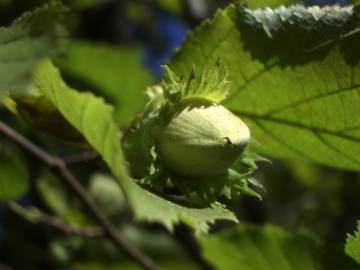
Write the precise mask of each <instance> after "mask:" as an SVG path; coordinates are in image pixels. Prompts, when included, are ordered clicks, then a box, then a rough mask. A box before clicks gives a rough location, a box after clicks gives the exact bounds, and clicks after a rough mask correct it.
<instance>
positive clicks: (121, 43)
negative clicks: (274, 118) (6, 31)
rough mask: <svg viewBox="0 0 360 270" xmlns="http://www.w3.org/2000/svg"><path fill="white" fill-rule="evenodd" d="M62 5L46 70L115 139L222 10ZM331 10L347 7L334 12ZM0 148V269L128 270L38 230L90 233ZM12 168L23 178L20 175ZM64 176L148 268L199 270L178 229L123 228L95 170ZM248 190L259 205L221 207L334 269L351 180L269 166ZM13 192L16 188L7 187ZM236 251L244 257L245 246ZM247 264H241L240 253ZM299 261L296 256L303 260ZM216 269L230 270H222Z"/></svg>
mask: <svg viewBox="0 0 360 270" xmlns="http://www.w3.org/2000/svg"><path fill="white" fill-rule="evenodd" d="M45 2H47V1H45V0H26V1H25V0H23V1H21V0H1V1H0V25H4V26H7V25H9V24H10V23H11V22H12V21H13V20H14V19H15V18H17V17H18V16H19V15H21V14H22V13H23V12H24V11H27V10H30V9H33V8H35V7H37V6H40V5H42V4H44V3H45ZM63 2H64V4H65V5H67V6H68V7H69V11H68V13H67V15H66V18H65V20H64V21H65V23H66V26H67V29H69V35H70V37H71V39H70V40H71V41H70V44H69V45H68V50H67V51H66V53H64V54H63V55H61V56H59V57H58V58H57V59H55V60H56V61H55V62H56V64H57V65H58V66H59V67H60V68H61V71H62V74H63V75H64V77H65V79H66V81H67V83H68V84H69V85H70V86H73V87H75V88H77V89H83V90H90V91H93V92H94V93H96V94H97V95H99V96H103V97H104V98H105V99H106V100H107V101H108V102H110V103H112V104H114V105H115V108H116V111H115V117H116V120H117V121H118V123H119V126H121V127H126V124H127V123H129V121H130V119H131V117H132V116H133V115H136V113H137V112H139V111H140V110H141V108H142V107H143V106H144V104H145V101H146V97H145V95H144V91H145V89H146V87H147V86H149V85H151V84H153V83H155V82H157V81H159V79H160V78H161V76H162V68H161V66H162V65H163V64H165V63H166V62H167V61H168V60H169V59H170V58H171V56H172V54H173V52H174V50H176V48H178V47H179V46H181V44H182V42H183V41H184V39H185V37H186V34H187V31H189V30H192V29H194V28H195V27H196V26H198V25H199V23H200V22H201V21H202V20H204V19H205V18H208V17H211V16H212V15H213V14H214V12H215V11H216V10H217V9H218V8H219V7H223V6H225V5H226V4H228V3H229V2H230V1H225V0H223V1H221V0H207V1H206V0H202V1H200V0H194V1H192V0H188V1H181V0H158V1H156V0H139V1H131V0H64V1H63ZM237 2H239V1H237ZM337 2H338V3H340V4H347V3H348V2H347V1H346V0H340V1H337ZM291 3H294V1H292V0H286V1H282V0H272V1H269V0H252V1H249V2H248V5H249V6H250V7H254V8H255V7H261V6H277V5H279V4H291ZM333 3H335V0H331V1H328V0H316V1H314V0H306V2H305V4H307V5H312V4H319V5H324V4H333ZM0 113H1V116H2V119H4V120H6V121H7V122H8V123H11V125H12V126H14V127H16V128H17V130H19V131H21V132H22V134H25V135H27V137H29V138H30V139H31V140H32V141H34V142H36V143H37V144H39V145H40V146H42V147H43V148H45V149H47V150H49V151H50V152H51V153H53V154H56V155H59V156H63V157H68V156H69V157H70V156H73V155H77V154H80V153H82V152H83V151H84V149H83V148H78V147H74V146H73V145H71V144H65V145H64V144H59V141H58V140H57V139H54V138H52V137H48V136H46V135H44V134H42V133H41V132H37V131H34V129H31V128H30V127H29V126H28V124H26V123H24V122H22V121H21V120H19V119H18V118H16V117H14V116H13V115H11V114H10V113H9V112H7V110H5V109H4V108H1V112H0ZM0 148H1V152H2V156H1V158H0V167H4V168H5V167H6V170H2V172H4V171H5V172H6V173H7V174H4V173H3V174H2V175H0V178H1V180H0V200H1V201H6V200H7V199H8V197H7V194H8V193H9V189H16V190H15V191H14V190H11V192H10V193H11V194H12V196H14V194H15V197H17V199H18V201H17V204H15V205H8V204H5V203H4V204H2V205H0V220H1V223H0V263H4V264H6V265H9V266H11V267H13V268H14V269H26V270H27V269H36V270H38V269H44V270H45V269H46V270H49V269H74V270H85V269H86V270H98V269H99V270H100V269H109V270H112V269H139V268H138V267H137V266H136V265H135V264H133V263H132V262H131V261H130V260H129V259H128V258H127V257H126V256H119V254H118V252H117V251H116V249H115V247H114V246H113V245H112V243H110V242H109V241H108V240H104V239H102V238H101V232H100V233H99V232H96V231H95V232H93V233H94V235H92V237H82V236H79V235H76V233H71V232H68V233H66V232H64V231H60V230H57V229H54V228H53V227H50V226H48V225H46V224H43V222H42V218H43V217H44V216H48V215H49V216H58V217H60V218H61V219H62V220H63V221H64V222H66V223H68V224H71V225H73V226H75V227H77V228H82V227H84V226H86V227H87V228H88V227H90V228H91V227H93V226H94V223H93V222H92V221H91V220H90V219H89V218H88V217H87V216H86V215H85V214H84V212H85V211H84V209H83V208H82V205H81V203H80V202H79V201H78V199H77V198H76V197H74V196H73V194H71V193H70V192H69V191H67V189H66V188H64V187H63V186H61V185H60V184H59V182H58V181H56V180H54V179H53V178H52V177H51V176H50V174H49V171H48V170H47V169H46V168H44V167H43V166H42V165H41V164H39V163H38V162H36V161H34V160H33V158H32V157H30V156H28V155H27V154H23V153H22V152H20V151H18V149H11V155H10V154H9V155H6V153H10V152H9V151H10V149H9V148H14V146H13V145H12V144H10V143H9V142H8V141H6V140H4V139H1V141H0ZM4 153H5V154H4ZM19 160H24V161H25V162H19ZM24 164H27V166H26V167H24ZM72 169H73V171H74V172H75V173H76V175H77V176H78V178H79V179H81V181H82V183H83V184H84V185H85V186H86V187H87V189H88V191H89V193H90V194H91V195H92V197H93V198H94V199H95V200H96V201H97V202H98V204H99V205H100V206H101V208H102V209H103V211H104V212H105V213H106V214H107V215H108V216H109V217H111V219H112V220H113V221H114V222H115V223H116V224H117V226H118V228H119V230H120V231H121V232H122V233H123V234H124V235H125V236H126V237H127V238H128V239H129V241H131V242H132V243H133V244H134V245H136V246H137V247H139V248H140V249H141V250H143V251H144V252H145V253H146V254H149V255H150V256H151V257H152V258H153V259H154V260H155V261H156V262H157V263H158V264H159V265H160V266H162V267H164V269H175V270H176V269H189V270H190V269H205V268H204V267H205V266H204V264H203V263H202V262H200V263H199V260H200V261H201V258H198V257H197V248H198V246H197V245H195V244H194V243H193V239H192V237H191V235H190V234H189V232H188V231H187V229H186V228H183V227H179V228H177V230H176V231H175V237H173V236H171V235H170V234H169V233H168V232H166V231H165V230H164V228H162V227H161V226H157V225H144V224H143V225H134V224H133V223H132V222H131V214H130V213H129V210H128V208H127V206H126V200H125V199H124V197H123V195H122V192H121V190H120V189H119V188H118V186H117V185H116V184H114V180H113V179H112V178H111V177H110V176H109V174H108V172H107V169H106V167H105V165H104V164H103V163H102V162H101V161H100V160H98V159H96V158H94V159H93V160H91V161H89V162H87V163H86V164H76V165H74V166H73V167H72ZM257 178H258V179H260V180H261V181H262V183H263V185H264V186H265V189H266V192H265V193H264V194H263V199H264V200H263V201H258V200H257V199H255V198H250V197H242V198H241V199H239V200H237V201H231V202H227V203H228V204H229V205H230V208H231V209H232V210H233V211H234V212H235V213H236V214H237V216H238V218H239V219H240V221H242V222H246V223H251V224H255V225H264V224H268V223H270V224H274V225H279V226H280V227H282V228H284V229H286V230H288V231H293V232H297V231H307V232H311V234H312V236H311V237H315V238H317V239H320V240H325V242H326V243H331V244H328V245H326V246H323V247H322V248H323V250H327V251H329V252H331V254H336V256H338V257H337V258H340V257H339V256H340V255H339V254H341V251H342V250H343V244H344V239H345V234H346V233H347V232H352V231H354V229H355V228H356V220H357V219H359V213H360V196H359V195H358V194H359V192H358V191H359V190H360V175H359V174H358V173H355V172H349V171H341V170H335V169H331V168H328V167H323V166H319V165H315V164H313V163H308V162H306V161H301V160H298V161H280V160H273V161H272V164H265V165H263V166H262V167H261V170H259V172H258V175H257ZM13 181H16V182H17V185H13V184H12V182H13ZM27 190H28V192H27V193H26V195H24V196H23V193H24V191H27ZM24 207H26V208H28V207H30V210H29V211H25V212H24ZM39 209H41V210H39ZM39 211H40V212H39ZM229 226H230V224H228V223H226V222H223V223H221V222H220V223H217V224H216V226H214V228H213V230H214V231H222V229H223V228H227V227H229ZM239 230H240V232H239V236H238V237H239V239H241V237H243V234H244V231H245V230H247V229H246V228H245V227H244V228H242V229H239ZM248 230H251V232H252V233H253V232H254V231H256V229H252V227H251V228H248ZM275 231H276V230H275ZM97 233H99V235H100V236H99V235H98V234H97ZM272 233H273V230H272V229H269V230H268V231H266V232H263V234H264V235H261V237H270V236H269V234H272ZM275 234H276V235H277V236H276V237H280V238H281V239H282V237H285V238H286V237H287V236H283V235H282V233H278V232H275ZM227 237H231V236H227ZM255 238H256V237H255ZM216 241H217V239H216V237H214V238H210V239H203V240H201V244H202V245H203V247H204V248H205V253H204V254H205V256H207V257H208V258H209V260H210V261H211V263H213V264H214V265H218V262H217V261H216V260H215V259H214V258H215V257H219V258H220V260H221V255H218V254H212V247H213V246H214V245H217V242H216ZM289 241H290V242H289V243H292V242H291V241H297V240H296V239H295V240H294V239H291V240H289ZM242 243H244V241H242ZM243 248H244V249H245V250H247V249H248V247H247V246H246V245H245V244H243ZM239 252H240V251H239ZM225 255H227V254H224V256H225ZM249 256H252V255H251V254H250V253H249ZM319 256H320V255H319ZM334 256H335V255H334ZM304 258H308V256H307V255H306V254H304ZM304 260H305V259H304ZM227 263H229V265H230V264H231V261H228V260H227ZM327 263H328V268H326V269H342V267H352V266H353V265H354V262H353V261H351V259H350V258H345V257H344V260H337V261H336V262H334V263H333V262H329V261H328V262H327ZM339 264H341V265H339ZM199 265H202V267H200V266H199ZM0 268H1V267H0ZM219 269H220V268H219ZM223 269H234V268H231V266H228V267H227V268H226V267H225V268H223ZM296 269H297V268H296ZM299 269H301V268H299ZM302 269H305V268H302ZM309 269H310V268H309ZM279 270H281V269H279Z"/></svg>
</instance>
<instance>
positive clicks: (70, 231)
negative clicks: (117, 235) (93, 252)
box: [8, 201, 105, 238]
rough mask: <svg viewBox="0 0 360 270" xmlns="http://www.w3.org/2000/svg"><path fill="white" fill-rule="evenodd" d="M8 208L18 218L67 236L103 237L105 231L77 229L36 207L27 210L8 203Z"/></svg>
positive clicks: (88, 228) (97, 228)
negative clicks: (51, 228) (53, 229)
mask: <svg viewBox="0 0 360 270" xmlns="http://www.w3.org/2000/svg"><path fill="white" fill-rule="evenodd" d="M8 207H9V208H10V210H11V211H13V212H14V213H15V214H17V215H18V216H20V217H22V218H24V219H26V220H27V221H29V222H31V223H34V224H44V225H47V226H50V227H53V228H55V229H57V230H58V231H60V232H62V233H63V234H64V235H66V236H71V235H79V236H83V237H87V238H95V237H103V236H104V235H105V233H104V230H103V229H102V228H101V227H85V228H81V227H77V226H73V225H71V224H68V223H67V222H66V221H65V220H64V219H63V218H61V217H58V216H51V215H48V214H46V213H44V212H42V211H40V210H39V209H37V208H35V207H30V208H25V207H22V206H21V205H19V204H18V203H16V202H14V201H10V202H9V203H8Z"/></svg>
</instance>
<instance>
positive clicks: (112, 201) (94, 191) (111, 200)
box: [89, 173, 126, 216]
mask: <svg viewBox="0 0 360 270" xmlns="http://www.w3.org/2000/svg"><path fill="white" fill-rule="evenodd" d="M89 194H90V195H91V196H92V197H93V199H94V200H95V202H96V203H97V204H98V205H99V207H100V209H101V210H102V211H103V212H104V213H105V214H106V215H107V216H114V215H118V214H120V213H121V212H123V211H124V210H125V207H126V202H125V197H124V194H123V192H122V190H121V188H120V186H119V184H118V183H117V182H116V180H115V179H114V178H112V177H111V176H109V175H106V174H102V173H95V174H94V175H92V176H91V178H90V185H89Z"/></svg>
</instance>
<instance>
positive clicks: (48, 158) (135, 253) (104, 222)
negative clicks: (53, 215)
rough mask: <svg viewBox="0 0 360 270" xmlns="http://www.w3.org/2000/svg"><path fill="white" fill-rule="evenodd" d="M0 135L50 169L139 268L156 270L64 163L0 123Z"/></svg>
mask: <svg viewBox="0 0 360 270" xmlns="http://www.w3.org/2000/svg"><path fill="white" fill-rule="evenodd" d="M0 133H2V134H3V135H5V136H6V137H8V138H9V139H10V140H12V141H13V142H15V143H16V144H18V145H19V146H21V147H22V148H24V149H26V150H27V151H28V152H29V153H30V154H32V155H33V156H34V157H36V158H38V159H39V160H40V161H42V162H43V163H45V164H46V165H47V166H48V167H50V168H51V169H52V170H53V171H54V172H55V173H56V174H57V175H58V176H59V177H60V178H62V179H63V180H64V182H65V183H66V184H67V185H68V186H69V187H70V188H71V189H72V191H73V192H75V193H76V194H77V196H78V197H79V198H80V200H81V201H82V202H83V203H84V205H85V206H86V207H87V208H88V210H89V212H90V213H91V215H92V216H93V217H94V218H95V220H96V221H97V223H98V224H99V225H100V226H101V227H102V228H103V230H104V232H105V234H106V236H107V237H108V238H109V239H110V240H112V242H113V243H114V244H115V245H116V246H117V247H119V248H120V249H121V250H123V251H124V252H125V253H126V254H127V255H129V256H130V257H132V258H133V259H134V260H135V261H136V262H137V263H138V264H139V265H140V266H142V267H143V268H144V269H147V270H157V269H158V268H157V267H156V266H155V264H154V263H153V262H152V261H151V260H150V259H149V258H148V257H146V256H145V255H144V254H142V253H141V252H140V251H139V250H138V249H137V248H136V247H134V246H133V245H131V244H130V243H129V242H128V241H127V240H126V239H125V238H124V237H123V236H122V235H120V234H119V233H118V231H117V229H116V227H115V226H114V224H112V222H111V221H110V220H109V219H108V218H107V217H106V216H105V215H104V214H103V212H102V211H101V210H100V208H99V207H98V206H97V205H96V203H95V202H94V201H93V200H92V199H91V198H90V197H89V196H88V195H87V193H86V191H85V189H84V188H83V187H82V185H81V184H80V183H79V182H78V180H77V179H76V177H75V176H74V175H73V174H72V173H71V171H70V170H69V169H68V168H67V167H66V163H65V162H64V161H63V160H62V159H61V158H58V157H56V156H52V155H50V154H48V153H47V152H46V151H44V150H43V149H41V148H40V147H38V146H37V145H35V144H34V143H33V142H31V141H30V140H28V139H27V138H25V137H24V136H22V135H21V134H19V133H18V132H17V131H15V130H14V129H12V128H11V127H9V126H7V125H6V124H5V123H3V122H2V121H0Z"/></svg>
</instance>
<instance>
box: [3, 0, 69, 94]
mask: <svg viewBox="0 0 360 270" xmlns="http://www.w3.org/2000/svg"><path fill="white" fill-rule="evenodd" d="M63 12H64V7H63V6H62V5H60V4H56V3H52V4H47V5H44V6H43V7H41V8H38V9H36V10H34V11H31V12H27V13H25V14H24V15H23V16H22V17H20V18H19V19H18V20H16V21H15V22H14V23H13V24H12V25H11V26H10V27H8V28H0V96H1V95H2V94H3V93H4V92H5V91H24V90H25V89H26V88H27V86H28V85H29V84H30V82H31V75H32V71H33V68H34V66H35V65H36V64H37V63H38V62H39V60H40V59H42V58H44V57H45V56H48V55H52V54H54V53H55V52H57V51H58V50H59V49H60V48H62V47H63V46H64V42H65V39H64V36H65V31H64V29H63V28H62V27H61V25H60V24H59V21H60V19H61V17H62V15H63Z"/></svg>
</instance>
